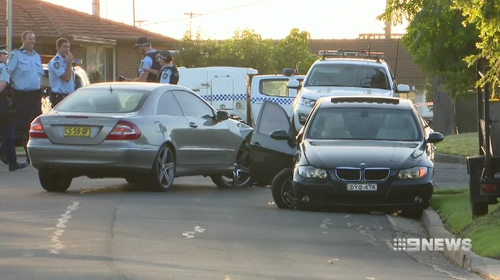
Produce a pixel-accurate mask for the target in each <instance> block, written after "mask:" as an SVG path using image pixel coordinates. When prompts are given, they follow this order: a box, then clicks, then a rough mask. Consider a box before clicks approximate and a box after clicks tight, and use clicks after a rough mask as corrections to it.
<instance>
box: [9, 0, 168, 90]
mask: <svg viewBox="0 0 500 280" xmlns="http://www.w3.org/2000/svg"><path fill="white" fill-rule="evenodd" d="M13 2H14V4H13V7H12V12H13V16H12V29H13V32H12V33H13V34H12V48H13V49H14V48H18V47H20V46H21V34H22V33H23V31H25V30H31V31H33V32H35V36H36V45H35V49H36V50H37V52H38V53H40V54H41V55H42V60H43V62H44V63H47V62H48V61H50V59H51V58H52V57H53V56H54V55H55V54H56V47H55V41H56V40H57V39H58V38H60V37H65V38H66V39H68V40H69V41H70V43H71V52H72V53H73V55H74V57H75V58H80V59H83V66H82V67H83V68H84V69H86V71H87V73H88V75H89V78H91V79H92V76H93V74H95V73H96V72H97V73H99V74H100V77H101V79H102V81H114V80H115V79H116V77H117V76H118V75H124V76H127V77H134V76H137V68H138V66H139V61H140V56H139V55H137V54H136V52H135V51H134V50H133V49H132V48H133V46H134V44H135V42H136V40H137V38H138V37H141V36H147V37H149V38H150V40H151V42H152V46H153V47H154V48H157V49H172V48H175V45H176V44H177V40H175V39H173V38H170V37H165V36H163V35H160V34H157V33H153V32H149V31H146V30H143V29H140V28H137V27H134V26H131V25H127V24H124V23H119V22H115V21H112V20H107V19H104V18H100V17H99V15H98V14H97V13H95V14H94V15H90V14H87V13H83V12H79V11H76V10H73V9H69V8H66V7H63V6H59V5H55V4H52V3H48V2H45V1H41V0H14V1H13ZM89 5H91V1H89ZM0 18H6V1H5V0H3V1H0ZM0 30H4V31H5V30H6V21H0ZM0 40H3V42H6V38H5V32H2V33H0Z"/></svg>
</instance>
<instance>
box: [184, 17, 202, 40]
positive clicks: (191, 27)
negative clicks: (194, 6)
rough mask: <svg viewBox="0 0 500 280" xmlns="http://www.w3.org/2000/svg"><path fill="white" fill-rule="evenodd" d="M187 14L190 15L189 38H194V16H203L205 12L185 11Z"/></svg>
mask: <svg viewBox="0 0 500 280" xmlns="http://www.w3.org/2000/svg"><path fill="white" fill-rule="evenodd" d="M184 14H185V15H188V16H189V39H191V38H193V35H192V33H191V31H192V29H193V16H202V15H203V14H195V13H193V12H190V13H184Z"/></svg>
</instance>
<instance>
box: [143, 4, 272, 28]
mask: <svg viewBox="0 0 500 280" xmlns="http://www.w3.org/2000/svg"><path fill="white" fill-rule="evenodd" d="M267 1H269V0H260V1H256V2H252V3H248V4H244V5H239V6H234V7H230V8H226V9H222V10H217V11H212V12H208V13H204V14H197V15H194V14H193V15H192V16H189V17H183V18H177V19H171V20H166V21H157V22H151V23H146V24H143V25H142V26H149V25H155V24H162V23H167V22H174V21H180V20H188V19H192V18H194V17H200V16H206V15H212V14H217V13H222V12H226V11H230V10H235V9H239V8H243V7H247V6H251V5H255V4H260V3H262V2H267Z"/></svg>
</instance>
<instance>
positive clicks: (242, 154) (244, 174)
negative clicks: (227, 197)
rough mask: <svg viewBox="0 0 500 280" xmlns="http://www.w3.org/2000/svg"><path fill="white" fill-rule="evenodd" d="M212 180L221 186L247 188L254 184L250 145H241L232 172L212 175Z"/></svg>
mask: <svg viewBox="0 0 500 280" xmlns="http://www.w3.org/2000/svg"><path fill="white" fill-rule="evenodd" d="M210 178H212V182H214V184H216V185H217V187H219V188H247V187H248V186H250V185H251V184H252V178H251V176H250V147H249V146H248V145H247V144H243V145H241V147H240V149H239V151H238V154H237V155H236V161H235V163H234V171H233V173H232V174H224V175H212V176H210Z"/></svg>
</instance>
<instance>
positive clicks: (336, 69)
mask: <svg viewBox="0 0 500 280" xmlns="http://www.w3.org/2000/svg"><path fill="white" fill-rule="evenodd" d="M310 71H311V73H310V74H309V76H308V77H307V80H306V84H305V86H306V87H307V86H313V87H319V86H338V87H362V88H377V89H387V90H389V89H390V88H391V87H390V84H389V79H388V77H387V75H386V74H385V73H386V72H385V70H384V68H382V67H377V66H371V65H356V64H317V65H315V66H314V67H312V69H311V70H310Z"/></svg>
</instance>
